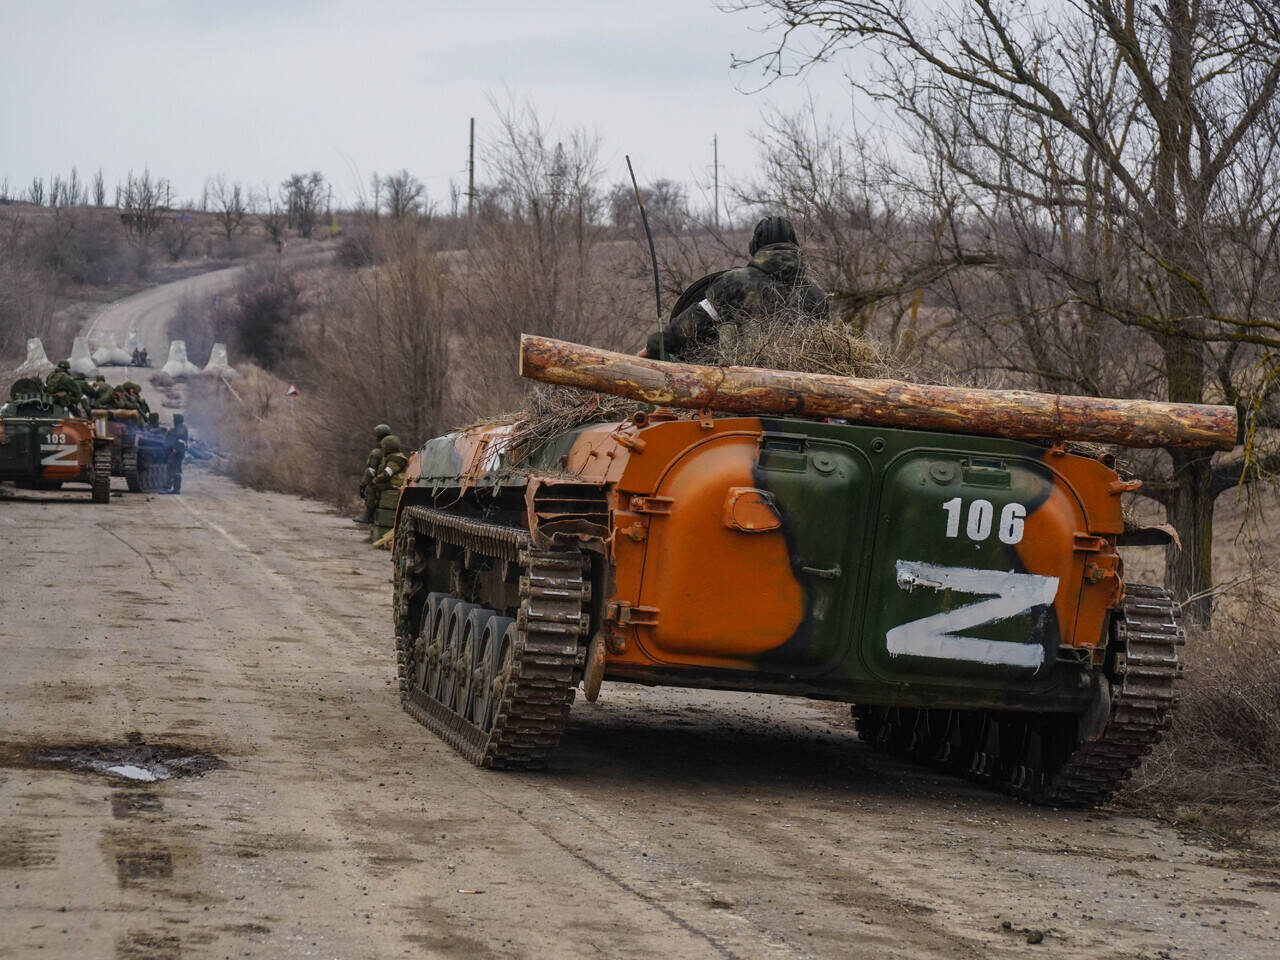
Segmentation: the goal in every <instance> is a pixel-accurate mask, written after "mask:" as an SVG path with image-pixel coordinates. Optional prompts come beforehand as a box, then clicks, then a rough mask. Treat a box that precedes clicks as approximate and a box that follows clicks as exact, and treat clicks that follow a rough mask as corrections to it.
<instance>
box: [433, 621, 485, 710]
mask: <svg viewBox="0 0 1280 960" xmlns="http://www.w3.org/2000/svg"><path fill="white" fill-rule="evenodd" d="M479 609H480V605H479V604H478V603H459V604H458V605H457V606H455V607H454V608H453V611H452V612H451V613H450V614H449V632H448V635H447V638H446V640H445V645H444V651H443V653H442V656H441V659H442V669H441V678H440V693H439V695H438V696H437V697H436V699H437V700H439V701H440V702H441V703H442V704H444V705H445V706H446V707H448V708H449V709H450V710H454V712H455V713H456V712H457V711H456V709H455V704H456V703H457V700H458V689H459V687H460V686H461V683H460V681H461V677H460V676H459V673H460V671H459V670H458V664H459V662H460V660H461V658H462V652H463V643H464V639H465V638H464V636H463V634H464V633H465V632H466V629H467V619H468V618H469V617H470V616H471V613H472V611H474V610H479Z"/></svg>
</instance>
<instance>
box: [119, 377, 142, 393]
mask: <svg viewBox="0 0 1280 960" xmlns="http://www.w3.org/2000/svg"><path fill="white" fill-rule="evenodd" d="M120 386H121V388H122V389H123V390H124V391H125V393H137V392H138V391H139V390H141V389H142V388H141V387H140V386H138V385H137V384H136V383H134V382H133V381H132V380H126V381H125V382H124V383H122V384H120Z"/></svg>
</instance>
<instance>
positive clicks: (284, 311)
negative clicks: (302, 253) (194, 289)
mask: <svg viewBox="0 0 1280 960" xmlns="http://www.w3.org/2000/svg"><path fill="white" fill-rule="evenodd" d="M226 309H227V310H228V311H229V313H228V315H227V317H226V324H227V333H228V339H230V340H231V341H232V343H231V345H232V347H233V352H234V353H235V354H236V355H237V356H242V357H247V358H248V359H249V360H252V361H253V362H254V363H256V364H258V365H259V366H261V367H263V368H264V369H266V370H271V371H278V370H280V369H281V368H282V366H283V364H284V362H285V358H287V357H288V356H289V355H290V354H291V353H292V352H293V349H294V346H295V337H294V333H295V331H294V322H295V321H296V320H297V319H298V318H299V317H300V316H301V315H302V310H303V307H302V290H301V288H300V287H299V285H298V283H297V281H296V280H295V279H294V276H293V274H292V273H290V272H289V271H287V270H285V269H283V268H280V267H275V268H267V269H259V268H254V269H251V270H249V271H248V272H247V273H246V274H245V278H244V280H243V281H242V282H241V284H240V289H239V290H238V291H237V293H236V294H235V297H234V298H233V300H232V302H231V303H229V304H228V305H227V306H226Z"/></svg>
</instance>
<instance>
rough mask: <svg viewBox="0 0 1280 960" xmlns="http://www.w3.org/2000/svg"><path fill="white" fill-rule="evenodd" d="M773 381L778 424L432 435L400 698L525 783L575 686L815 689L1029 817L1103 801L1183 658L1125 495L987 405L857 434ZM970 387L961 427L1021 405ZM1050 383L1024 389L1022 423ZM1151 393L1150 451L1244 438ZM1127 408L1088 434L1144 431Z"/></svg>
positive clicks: (603, 365)
mask: <svg viewBox="0 0 1280 960" xmlns="http://www.w3.org/2000/svg"><path fill="white" fill-rule="evenodd" d="M540 343H541V345H542V346H543V347H545V344H546V343H547V342H545V341H543V342H540ZM538 347H539V342H536V341H534V338H526V344H525V355H524V368H523V372H524V373H526V375H531V374H532V375H534V376H537V377H538V378H539V379H547V380H555V381H557V382H561V383H573V384H575V385H592V386H596V387H597V388H599V389H610V390H611V391H612V392H615V393H622V394H625V395H627V396H634V397H635V398H636V399H638V400H647V401H654V400H660V401H662V402H665V403H672V404H682V405H684V406H688V407H693V408H697V407H700V406H703V405H704V404H706V406H707V407H710V406H711V403H707V402H706V401H707V397H706V395H705V393H700V392H699V390H698V389H697V388H696V383H697V382H698V381H699V378H701V377H704V376H705V377H708V378H711V379H712V380H714V382H715V384H716V389H717V391H720V392H719V393H718V394H717V396H715V397H712V398H711V400H712V402H714V403H715V404H717V405H722V406H729V407H733V406H735V405H737V404H738V403H739V402H740V401H739V400H738V399H735V398H734V396H732V395H730V393H729V392H728V391H729V388H730V380H731V379H732V377H730V376H726V373H725V370H723V369H721V370H711V369H710V368H692V367H686V366H684V365H680V364H669V363H659V362H656V361H650V360H637V359H635V358H626V357H622V356H621V355H617V354H608V353H607V352H605V351H589V350H588V348H574V350H575V351H576V353H575V354H574V356H575V357H577V358H578V359H581V357H579V356H578V354H581V353H584V352H585V353H588V354H589V356H588V357H587V360H586V361H584V362H583V363H582V364H580V365H579V366H578V367H577V368H575V367H574V365H573V364H572V363H570V362H569V361H567V360H565V359H564V358H563V357H559V358H557V359H555V362H547V358H546V357H545V356H544V357H542V358H540V360H539V358H536V357H534V359H535V360H539V362H531V356H532V354H531V350H533V349H536V348H538ZM559 347H560V348H563V349H564V350H568V349H569V345H563V344H561V345H559ZM588 368H589V373H588V374H583V373H581V371H582V370H583V369H588ZM575 369H577V370H578V372H576V373H575V372H572V371H573V370H575ZM734 369H735V368H728V370H730V371H732V370H734ZM741 369H745V368H741ZM601 371H604V376H605V379H607V380H608V383H603V384H601V383H596V380H598V379H599V378H600V377H601V376H602V374H601ZM759 373H760V372H759V371H756V372H754V373H753V374H751V376H752V377H755V376H756V375H757V374H759ZM646 378H648V379H646ZM823 379H824V380H828V381H838V380H840V378H823ZM785 382H786V384H788V385H789V386H788V387H787V389H786V390H785V391H784V394H785V396H783V397H782V399H781V400H780V401H778V402H774V401H775V400H777V398H776V397H774V398H773V399H772V400H771V399H770V396H769V395H768V391H765V390H761V389H758V388H756V389H753V390H752V391H751V393H750V398H749V400H747V401H741V402H742V403H747V402H749V403H750V404H752V405H753V406H757V407H765V408H769V407H771V406H772V407H774V408H777V407H781V408H782V409H785V410H787V411H794V412H792V413H788V414H787V415H766V413H767V410H766V411H763V412H762V413H761V414H759V415H754V416H748V415H735V416H713V415H712V414H711V413H710V412H709V410H708V409H703V410H702V412H701V413H700V414H699V415H697V416H696V417H694V418H679V417H677V416H676V414H675V412H674V411H672V410H669V409H665V408H662V407H659V408H657V409H656V410H655V409H652V408H650V409H649V411H648V412H646V411H644V410H637V412H636V413H635V414H634V415H633V416H631V417H630V418H629V419H625V420H621V421H618V422H611V423H597V424H591V425H586V426H581V427H577V428H574V429H570V430H566V431H564V432H563V433H561V434H559V435H557V436H554V437H552V438H551V439H550V440H549V441H546V442H544V443H541V444H540V445H538V446H537V447H536V448H535V449H533V450H532V451H527V450H526V451H524V452H523V459H521V461H520V462H519V463H514V462H513V459H512V449H511V443H510V441H511V438H512V431H513V429H514V428H513V426H512V425H489V426H480V427H476V428H473V429H470V430H466V431H463V432H460V433H455V434H450V435H448V436H444V437H438V438H436V439H434V440H431V441H430V442H428V443H427V444H426V445H425V446H424V447H423V448H422V449H421V450H419V451H418V452H417V453H416V454H415V455H414V456H413V458H412V459H411V462H410V465H409V468H408V475H409V480H408V481H407V482H406V484H405V486H404V488H403V492H402V494H401V497H400V501H399V505H398V509H397V516H396V525H395V550H394V555H393V560H394V571H395V594H394V620H395V633H396V638H397V639H396V657H397V664H398V670H399V681H400V690H401V696H402V700H403V704H404V707H405V709H406V710H407V711H408V712H409V713H410V714H412V715H413V716H414V717H415V718H417V719H418V720H419V721H420V722H422V723H423V724H425V725H426V726H428V727H429V728H430V729H432V730H433V731H434V732H436V733H437V734H438V735H439V736H441V737H442V738H444V739H445V740H447V741H448V742H449V743H450V744H452V745H453V746H454V747H455V748H456V749H457V750H458V751H459V752H461V753H462V754H463V755H464V756H465V757H467V758H468V759H469V760H471V761H473V762H475V763H477V764H481V765H484V766H494V767H507V768H522V767H533V766H538V765H541V764H544V763H545V762H546V761H547V759H548V758H549V757H550V756H551V753H552V751H553V750H554V749H555V747H556V744H557V742H558V740H559V738H560V735H561V731H562V730H563V728H564V725H565V722H566V718H567V716H568V712H569V708H570V705H571V704H572V703H573V700H574V696H575V688H576V687H577V686H578V685H579V684H581V685H582V687H583V689H584V692H585V695H586V696H587V698H588V699H594V698H595V697H596V695H597V694H598V692H599V689H600V685H601V683H602V681H603V680H610V681H623V682H633V683H641V684H648V685H672V686H684V687H699V688H715V689H723V690H740V691H757V692H765V693H779V694H789V695H792V696H807V697H813V698H817V699H825V700H838V701H846V702H848V703H850V704H851V705H853V710H854V715H855V717H856V722H857V728H858V730H859V732H860V735H861V736H862V737H863V738H865V739H867V740H870V741H872V742H873V743H875V744H877V745H879V746H881V747H884V748H886V749H891V750H895V751H899V752H902V753H905V754H909V755H911V756H914V757H918V758H921V759H923V760H926V761H930V762H933V763H937V764H940V765H942V766H943V767H945V768H947V769H950V770H954V771H956V772H959V773H962V774H967V775H970V776H973V777H977V778H979V779H982V780H985V781H988V782H990V783H992V784H995V785H998V786H1000V787H1002V788H1003V789H1005V790H1008V791H1010V792H1012V793H1014V794H1016V795H1018V796H1020V797H1023V798H1025V799H1027V800H1031V801H1034V802H1040V803H1052V804H1069V805H1071V804H1074V805H1089V804H1094V803H1098V802H1100V801H1103V800H1105V799H1106V798H1107V797H1109V796H1110V795H1111V793H1112V792H1113V791H1114V790H1115V789H1116V787H1117V786H1118V785H1119V784H1120V783H1121V782H1122V781H1123V780H1124V779H1125V778H1126V777H1127V776H1128V775H1129V774H1130V773H1131V771H1132V770H1133V769H1134V768H1135V766H1136V765H1137V764H1138V763H1139V762H1140V761H1141V759H1142V758H1143V756H1145V755H1146V753H1147V752H1148V751H1149V750H1150V748H1151V747H1152V745H1153V744H1154V743H1155V742H1156V740H1157V739H1158V738H1159V737H1160V736H1161V733H1162V731H1163V730H1164V728H1165V727H1166V725H1167V723H1168V721H1169V717H1170V711H1171V710H1172V708H1173V704H1174V699H1175V687H1176V684H1177V682H1178V679H1179V675H1180V673H1181V670H1182V666H1181V664H1180V662H1179V646H1180V645H1181V644H1182V643H1183V637H1184V634H1183V630H1182V627H1181V625H1180V623H1179V610H1178V606H1177V604H1176V603H1174V601H1173V600H1172V598H1171V597H1170V596H1169V595H1168V594H1167V593H1166V592H1165V591H1164V590H1163V589H1160V588H1158V587H1154V586H1146V585H1141V584H1135V583H1131V582H1128V581H1127V580H1126V578H1125V576H1124V567H1123V563H1122V562H1121V558H1120V554H1119V552H1118V550H1117V547H1118V546H1119V545H1121V544H1122V543H1123V541H1124V538H1125V524H1124V520H1123V518H1122V516H1121V509H1120V501H1121V495H1122V494H1123V493H1125V492H1127V491H1131V490H1133V489H1135V487H1136V485H1137V484H1136V481H1131V480H1125V479H1122V478H1121V476H1120V475H1119V474H1118V473H1117V471H1116V469H1115V465H1114V460H1113V459H1112V458H1111V457H1110V456H1107V455H1097V456H1095V455H1086V454H1084V453H1080V452H1072V451H1070V450H1068V449H1067V447H1066V446H1065V445H1064V444H1063V443H1062V442H1057V441H1055V440H1054V439H1052V438H1045V437H1039V438H1037V439H1010V438H1007V437H1003V436H998V435H994V434H996V433H997V432H998V431H999V429H1001V428H1000V424H999V423H996V424H993V423H989V422H987V421H986V420H984V419H983V418H982V417H981V416H974V417H971V418H970V419H971V421H972V422H973V424H974V429H973V432H970V433H965V432H961V431H959V430H956V429H954V428H951V420H946V425H947V427H948V429H940V428H939V427H938V426H937V424H938V423H939V416H942V415H945V417H954V416H956V415H957V414H956V408H955V406H954V404H951V403H950V402H948V403H947V404H944V405H943V406H946V407H947V409H946V410H943V411H941V413H940V414H939V416H933V417H932V418H931V417H929V416H917V417H915V420H916V421H918V422H920V423H921V426H919V427H916V428H906V427H901V426H886V425H885V424H884V422H883V421H885V420H893V419H894V418H897V417H899V416H900V415H901V409H900V407H901V406H904V405H905V406H910V405H911V404H912V403H916V402H917V401H914V400H911V399H910V397H909V395H908V394H907V393H905V392H903V391H898V392H897V393H896V394H895V396H896V397H897V398H898V400H899V404H898V405H896V406H893V408H892V409H891V410H890V412H889V413H879V414H878V413H876V412H875V411H869V410H867V409H864V408H862V407H857V406H856V405H854V406H851V405H850V404H849V403H847V402H846V403H845V404H844V406H843V407H841V408H840V410H841V412H842V413H844V414H846V415H850V414H856V415H858V418H859V419H860V422H841V420H843V419H845V418H843V417H842V418H841V420H836V419H833V418H832V417H831V416H825V417H819V416H810V415H808V414H809V413H810V408H811V407H812V406H813V403H812V398H813V397H814V396H818V395H824V396H825V395H826V394H825V393H823V391H826V390H828V389H834V387H833V385H832V384H831V383H827V384H826V385H825V386H823V385H821V384H819V385H817V386H812V385H806V384H801V383H799V381H797V380H796V375H787V376H786V377H785ZM691 384H693V385H695V386H693V387H691V386H690V385H691ZM847 384H855V385H859V389H863V388H866V389H874V390H884V389H893V388H894V385H893V384H892V382H890V381H883V382H875V381H847ZM868 384H869V385H870V387H867V385H868ZM886 384H888V385H889V386H888V387H886V386H885V385H886ZM835 386H839V384H836V385H835ZM897 386H900V387H901V386H910V385H897ZM920 389H925V388H920ZM814 391H816V392H814ZM962 393H963V394H964V399H965V400H966V401H967V402H968V403H970V404H972V405H976V406H974V409H975V410H982V409H983V406H982V404H984V403H985V404H986V407H987V408H988V409H989V408H990V407H991V405H992V404H993V403H995V402H996V400H997V399H999V400H1001V402H1004V401H1006V400H1010V398H1009V397H1004V398H996V397H995V394H996V393H997V392H996V391H962ZM1037 396H1039V395H1031V394H1018V395H1016V397H1014V398H1013V399H1015V400H1016V401H1017V403H1019V404H1021V405H1022V407H1023V408H1024V412H1026V409H1029V408H1028V407H1027V405H1028V404H1030V403H1032V401H1031V400H1028V398H1034V397H1037ZM797 398H799V399H797ZM1052 399H1054V400H1055V401H1058V402H1056V403H1055V404H1050V403H1048V402H1046V403H1045V404H1044V409H1046V410H1058V411H1061V410H1064V409H1066V408H1067V407H1066V406H1064V404H1063V402H1062V401H1065V400H1067V399H1068V398H1052ZM1076 399H1078V398H1076ZM1103 403H1108V404H1115V403H1123V402H1119V401H1105V402H1103ZM925 406H926V407H927V406H928V404H927V403H926V404H925ZM1160 406H1161V408H1162V409H1161V410H1160V411H1158V412H1159V414H1160V416H1159V417H1158V418H1157V419H1159V420H1160V424H1161V426H1160V429H1159V430H1156V431H1155V433H1156V434H1158V436H1156V437H1155V441H1157V442H1159V443H1161V444H1172V445H1176V444H1178V443H1182V442H1188V443H1197V444H1201V445H1210V446H1212V445H1216V446H1223V445H1224V444H1226V443H1229V442H1232V441H1234V412H1233V411H1230V410H1228V409H1226V408H1194V409H1191V410H1188V411H1182V410H1176V409H1173V408H1174V405H1160ZM1116 409H1117V408H1115V407H1112V408H1109V411H1110V412H1108V410H1101V408H1097V409H1094V411H1093V416H1092V417H1090V418H1089V419H1088V420H1087V422H1085V424H1084V427H1083V428H1081V429H1082V430H1083V432H1084V433H1085V434H1093V435H1094V436H1093V437H1092V438H1093V439H1108V440H1114V439H1116V437H1115V436H1114V435H1108V434H1107V430H1106V429H1101V430H1099V428H1098V426H1097V425H1098V424H1102V425H1103V427H1105V426H1106V424H1107V423H1112V424H1116V423H1119V424H1120V426H1119V427H1118V429H1120V430H1121V431H1126V432H1128V433H1129V434H1132V436H1130V437H1129V441H1130V442H1135V441H1140V440H1142V437H1141V436H1139V434H1141V433H1142V431H1141V430H1140V429H1139V428H1140V427H1141V426H1142V425H1141V424H1138V425H1137V426H1135V425H1134V424H1133V423H1132V422H1131V421H1132V419H1133V418H1132V417H1131V416H1129V415H1128V414H1126V413H1124V408H1120V409H1121V413H1120V414H1116ZM1100 410H1101V412H1099V411H1100ZM935 413H938V411H935ZM1183 413H1186V414H1187V416H1186V418H1185V419H1181V420H1180V418H1181V417H1182V415H1183ZM961 415H963V414H961ZM1051 416H1057V417H1059V418H1061V416H1062V414H1061V413H1060V412H1059V413H1053V414H1051ZM848 419H853V417H852V416H849V417H848ZM988 419H989V418H988ZM997 419H998V418H997ZM876 420H879V421H881V422H869V421H876ZM1228 421H1230V422H1228ZM1026 422H1027V421H1025V420H1024V426H1025V423H1026ZM930 424H933V426H930ZM1063 429H1064V424H1063V422H1062V420H1061V419H1059V421H1057V425H1056V426H1054V425H1053V424H1049V425H1048V426H1046V427H1044V428H1043V429H1040V428H1035V429H1027V430H1025V431H1024V432H1028V433H1042V434H1043V433H1047V434H1052V433H1055V432H1062V431H1063ZM1073 431H1074V432H1081V431H1080V430H1075V429H1074V428H1073ZM1099 433H1101V436H1099V435H1098V434H1099ZM1228 433H1229V434H1230V440H1229V441H1228V440H1227V434H1228ZM1150 439H1151V438H1148V440H1150ZM1146 445H1151V444H1150V443H1147V444H1146Z"/></svg>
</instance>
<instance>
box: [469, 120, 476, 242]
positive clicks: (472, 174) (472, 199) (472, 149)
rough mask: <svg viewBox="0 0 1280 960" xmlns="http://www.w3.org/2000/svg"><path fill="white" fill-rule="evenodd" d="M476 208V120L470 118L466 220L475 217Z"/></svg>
mask: <svg viewBox="0 0 1280 960" xmlns="http://www.w3.org/2000/svg"><path fill="white" fill-rule="evenodd" d="M475 207H476V118H475V117H472V118H471V142H470V145H469V146H468V147H467V219H468V220H470V219H471V218H472V217H473V216H474V215H475Z"/></svg>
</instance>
